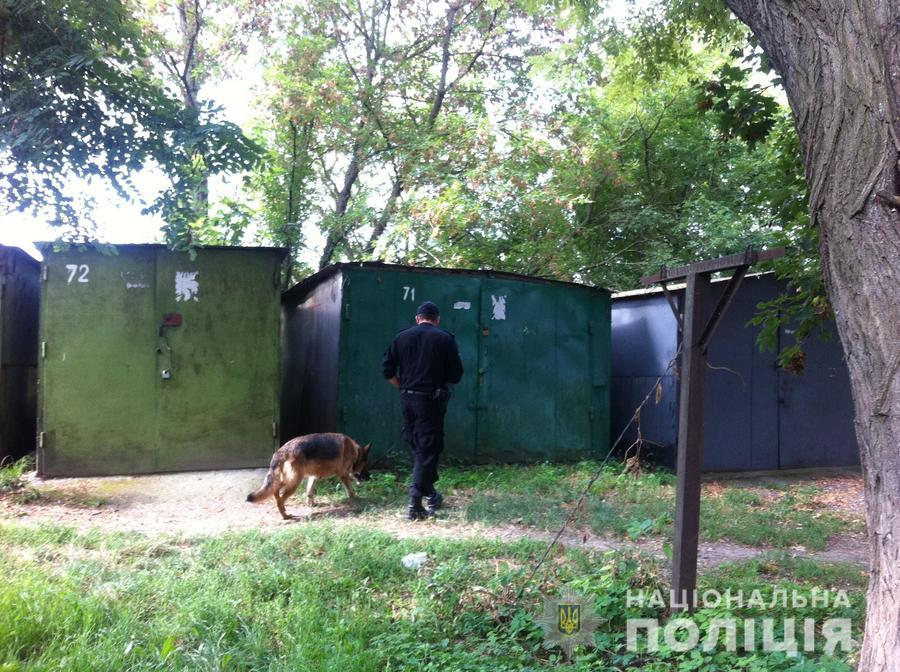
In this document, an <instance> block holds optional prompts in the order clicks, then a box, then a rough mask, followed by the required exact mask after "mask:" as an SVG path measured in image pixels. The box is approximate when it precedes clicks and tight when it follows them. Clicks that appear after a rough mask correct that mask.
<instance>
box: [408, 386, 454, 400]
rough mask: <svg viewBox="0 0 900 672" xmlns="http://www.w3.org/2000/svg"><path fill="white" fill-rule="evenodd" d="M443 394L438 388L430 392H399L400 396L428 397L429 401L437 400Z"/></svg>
mask: <svg viewBox="0 0 900 672" xmlns="http://www.w3.org/2000/svg"><path fill="white" fill-rule="evenodd" d="M443 392H444V390H442V389H440V388H438V389H437V390H432V391H431V392H422V391H421V390H400V393H401V394H412V395H415V396H417V397H428V398H429V399H437V398H438V397H440V396H441V394H442V393H443Z"/></svg>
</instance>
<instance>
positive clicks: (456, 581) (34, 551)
mask: <svg viewBox="0 0 900 672" xmlns="http://www.w3.org/2000/svg"><path fill="white" fill-rule="evenodd" d="M542 550H543V546H542V545H540V544H535V543H533V542H524V541H523V542H516V543H512V544H502V543H499V542H494V541H471V540H470V541H449V540H439V539H434V538H427V539H424V538H423V539H418V540H416V539H410V540H397V539H396V538H394V537H391V536H389V535H386V534H380V533H374V532H372V531H370V530H368V529H366V528H365V527H364V526H358V527H351V526H342V527H332V526H330V525H328V524H327V523H310V524H306V525H297V526H292V527H291V528H289V529H286V530H284V531H280V532H277V533H274V534H269V535H264V534H261V533H255V532H250V533H241V534H226V535H223V536H220V537H214V538H203V539H183V538H178V537H167V538H149V537H144V536H142V535H138V534H125V533H122V534H106V533H100V532H90V533H77V532H75V531H73V530H71V529H68V528H61V527H47V528H39V529H34V528H24V527H14V526H9V525H2V524H0V572H2V576H3V581H2V583H0V670H3V671H4V672H11V671H13V670H72V671H73V672H79V671H82V670H83V671H85V672H87V671H90V672H99V671H103V670H110V671H112V670H115V671H117V672H118V671H120V670H192V671H193V670H200V671H203V670H260V671H262V670H267V671H280V670H291V671H302V670H310V671H312V670H316V671H319V670H323V671H328V670H334V671H335V672H337V671H341V672H346V671H351V672H355V671H361V672H365V671H368V670H372V671H375V670H379V671H380V670H404V671H406V670H409V671H412V670H416V671H419V670H434V671H437V670H440V671H442V672H443V671H445V670H452V671H454V672H455V671H457V670H472V671H476V670H477V671H485V672H486V671H487V670H491V671H494V670H500V671H504V670H509V671H512V670H545V669H549V668H551V667H556V666H558V665H560V664H561V663H562V662H563V661H562V658H561V656H560V654H559V652H558V650H548V649H546V648H545V647H544V646H543V645H542V640H543V635H542V633H541V631H540V629H539V628H538V626H537V625H536V623H535V619H534V616H535V614H536V613H538V612H539V610H540V605H541V593H542V592H543V593H547V594H552V593H554V592H555V591H556V590H558V588H559V587H560V586H562V585H564V584H569V585H573V586H576V587H577V588H578V590H579V591H581V592H582V593H583V594H586V595H592V596H593V597H594V598H595V600H596V608H597V609H598V610H599V611H600V615H601V616H603V617H604V618H606V619H607V621H606V623H604V625H603V626H601V628H600V630H598V632H597V634H596V641H597V643H598V646H599V648H598V649H595V650H586V651H581V652H580V653H579V655H578V657H577V658H576V659H575V661H574V663H573V665H572V666H571V667H570V668H569V669H572V670H579V671H586V670H600V671H603V670H609V671H612V670H621V669H626V668H630V667H631V666H632V665H631V663H634V659H635V657H634V655H633V654H630V653H628V652H627V651H625V648H624V638H625V627H624V626H625V619H626V618H627V617H629V616H633V615H635V614H636V612H635V611H634V609H633V608H631V609H629V608H628V607H627V605H626V600H625V595H626V592H627V590H629V589H631V588H633V587H636V586H644V587H660V586H663V585H664V584H663V583H662V580H663V579H662V576H661V574H660V570H659V568H658V567H657V566H656V565H655V563H654V561H653V560H651V559H647V558H642V557H639V556H633V555H629V554H586V553H582V552H578V551H571V550H570V551H566V552H565V553H563V554H560V555H557V556H555V557H554V558H553V559H552V560H551V562H550V563H549V564H548V565H547V566H546V567H545V568H544V570H542V572H541V573H540V574H539V575H538V583H537V584H536V585H534V586H532V587H531V589H530V590H529V591H528V592H526V595H525V598H524V600H523V601H522V602H521V603H516V602H515V600H514V596H515V594H516V592H517V590H518V588H519V586H520V585H521V581H522V579H523V576H524V574H525V572H526V569H527V568H528V567H529V566H530V563H532V562H534V560H535V559H536V558H537V557H538V555H539V554H540V552H541V551H542ZM414 551H426V552H427V553H428V562H427V563H426V565H425V566H424V567H423V568H422V569H420V570H418V571H415V570H410V569H407V568H405V567H404V566H403V564H402V563H401V558H402V557H403V556H404V555H405V554H407V553H410V552H414ZM768 562H769V566H768V569H767V570H765V571H764V570H763V569H760V567H763V566H762V565H760V566H757V565H754V566H753V567H750V568H748V569H740V568H739V567H736V568H734V569H732V570H731V572H732V574H731V575H727V574H726V575H717V576H713V577H711V580H712V581H714V582H715V581H718V582H720V583H721V582H728V585H734V584H735V582H738V583H740V585H741V587H742V588H743V589H745V590H747V591H748V592H749V590H750V589H751V588H756V587H760V588H761V589H762V590H763V591H766V592H768V594H771V590H772V589H773V588H775V587H777V586H786V585H793V584H787V583H785V581H788V580H790V581H796V579H795V578H791V579H787V578H785V576H783V575H790V574H791V573H792V572H794V571H795V570H796V569H797V567H796V566H793V565H790V564H785V563H787V562H788V561H787V560H779V559H777V558H775V559H772V560H770V561H768ZM773 563H774V564H773ZM779 563H782V564H779ZM772 567H775V569H772ZM804 571H805V572H806V573H807V579H808V581H809V582H810V583H811V584H813V585H815V583H816V582H818V581H819V580H820V579H822V575H817V574H816V569H815V568H814V567H804ZM836 571H837V570H836ZM779 572H781V574H783V575H779ZM834 576H842V577H846V576H851V574H848V573H845V572H841V571H837V573H836V574H834ZM801 584H802V582H801ZM851 591H852V593H853V607H852V610H851V611H852V612H853V613H854V614H861V613H862V612H861V601H862V597H861V587H860V586H859V585H858V584H853V585H851ZM638 615H640V614H638ZM643 615H644V616H647V615H650V616H652V615H654V614H653V613H652V612H647V613H644V614H643ZM655 615H656V616H662V615H663V614H659V613H656V614H655ZM698 618H703V615H702V614H700V615H698ZM748 655H749V654H748ZM753 656H754V658H753V660H758V662H759V664H760V665H764V667H752V668H749V669H765V670H772V671H775V670H789V669H790V670H813V669H831V670H842V671H847V670H849V667H848V666H847V665H846V664H844V663H842V662H840V661H835V660H830V659H825V658H822V657H821V655H820V654H819V653H814V654H809V655H806V654H804V655H803V656H801V657H800V658H799V659H793V660H791V659H787V658H785V657H784V656H783V654H768V653H767V654H765V655H763V654H753ZM691 660H692V659H691V658H690V656H689V655H687V654H684V655H682V654H678V655H675V654H672V653H671V652H669V653H665V652H663V653H660V654H659V655H658V656H655V657H654V656H650V657H647V656H644V657H643V659H642V660H641V661H640V662H641V667H642V669H646V670H657V671H662V670H666V671H668V670H676V669H704V670H713V669H715V670H723V671H724V670H731V669H734V670H738V669H748V666H747V664H746V663H747V660H748V658H747V655H745V654H744V653H742V652H737V653H730V652H729V653H727V655H725V657H724V658H723V657H722V656H720V655H718V654H716V656H715V657H714V658H711V659H710V661H714V662H710V664H714V667H709V666H708V665H700V666H696V665H695V666H693V667H690V666H687V667H685V665H691V664H693V663H692V662H691ZM629 661H631V663H629ZM722 661H724V662H722ZM694 662H696V661H694ZM822 665H827V667H822ZM816 666H819V667H816Z"/></svg>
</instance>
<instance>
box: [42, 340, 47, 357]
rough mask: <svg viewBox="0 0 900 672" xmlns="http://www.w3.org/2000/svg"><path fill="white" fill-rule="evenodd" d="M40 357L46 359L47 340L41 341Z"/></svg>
mask: <svg viewBox="0 0 900 672" xmlns="http://www.w3.org/2000/svg"><path fill="white" fill-rule="evenodd" d="M41 359H47V341H41Z"/></svg>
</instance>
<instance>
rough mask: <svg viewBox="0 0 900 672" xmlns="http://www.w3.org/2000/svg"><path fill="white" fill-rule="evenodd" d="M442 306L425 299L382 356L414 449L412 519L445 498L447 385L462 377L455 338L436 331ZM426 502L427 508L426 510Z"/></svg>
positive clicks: (431, 512)
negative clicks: (441, 480)
mask: <svg viewBox="0 0 900 672" xmlns="http://www.w3.org/2000/svg"><path fill="white" fill-rule="evenodd" d="M440 322H441V314H440V311H439V310H438V307H437V306H436V305H435V304H433V303H432V302H431V301H426V302H425V303H423V304H422V305H420V306H419V308H418V309H417V310H416V326H414V327H410V328H409V329H405V330H404V331H401V332H400V333H399V334H397V335H396V336H395V337H394V340H393V341H391V344H390V346H389V347H388V349H387V350H386V351H385V353H384V360H383V361H382V365H381V368H382V372H383V373H384V377H385V378H386V379H387V380H388V382H390V383H391V385H393V386H394V387H396V388H399V390H400V402H401V404H402V406H403V421H404V430H405V432H406V440H407V441H408V442H409V446H410V448H411V449H412V454H413V473H412V483H411V484H410V486H409V511H408V515H407V517H408V518H409V520H419V519H421V518H426V517H430V516H433V515H434V512H435V511H436V510H437V509H439V508H440V507H441V503H442V502H443V501H444V498H443V497H442V496H441V493H439V492H438V491H437V490H435V488H434V484H435V483H436V482H437V480H438V472H437V465H438V457H439V456H440V454H441V451H442V450H443V449H444V414H445V413H446V412H447V402H448V400H449V399H450V391H449V389H448V388H447V385H448V384H455V383H458V382H459V380H460V378H462V374H463V368H462V362H461V361H460V360H459V350H457V347H456V339H455V338H454V337H453V334H450V333H448V332H446V331H444V330H442V329H439V328H438V325H439V324H440ZM423 497H424V498H425V504H426V507H423V506H422V498H423Z"/></svg>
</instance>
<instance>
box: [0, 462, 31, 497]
mask: <svg viewBox="0 0 900 672" xmlns="http://www.w3.org/2000/svg"><path fill="white" fill-rule="evenodd" d="M32 469H34V459H33V458H32V457H30V456H26V457H23V458H21V459H18V460H16V461H14V462H7V461H6V460H3V462H2V463H0V493H2V492H4V491H6V490H14V489H18V488H21V487H22V485H23V484H22V476H23V475H24V474H25V472H26V471H30V470H32Z"/></svg>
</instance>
